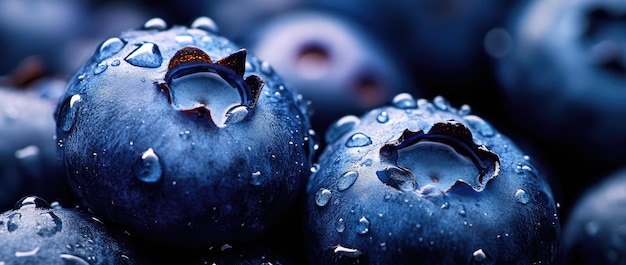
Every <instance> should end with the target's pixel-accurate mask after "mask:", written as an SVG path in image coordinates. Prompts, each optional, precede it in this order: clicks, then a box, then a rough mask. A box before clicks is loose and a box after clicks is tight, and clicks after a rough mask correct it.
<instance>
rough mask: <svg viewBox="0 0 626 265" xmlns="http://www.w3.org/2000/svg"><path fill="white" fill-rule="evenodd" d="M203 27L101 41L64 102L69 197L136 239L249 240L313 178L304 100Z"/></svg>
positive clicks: (156, 29) (153, 25) (153, 26)
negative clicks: (70, 186) (73, 193)
mask: <svg viewBox="0 0 626 265" xmlns="http://www.w3.org/2000/svg"><path fill="white" fill-rule="evenodd" d="M207 21H208V22H210V21H211V20H210V19H206V18H202V19H199V20H196V22H194V23H193V24H192V25H193V26H192V27H185V26H179V25H175V26H172V27H169V26H168V25H167V24H166V23H165V21H163V20H161V19H158V18H156V19H151V20H148V21H147V22H146V23H145V25H144V26H143V27H142V28H141V29H138V30H128V31H126V32H123V33H122V34H121V35H119V36H116V37H111V38H109V39H107V40H105V41H103V42H102V43H101V45H100V46H99V47H98V48H97V49H96V52H95V54H94V55H93V56H92V57H91V58H90V59H89V60H88V61H87V62H86V63H85V65H84V66H83V67H82V68H81V69H80V70H79V71H78V72H77V73H76V75H75V76H74V77H73V79H72V80H71V83H70V85H69V86H68V90H67V92H66V94H65V95H64V96H63V97H62V99H61V100H60V101H59V105H58V108H57V112H56V122H57V136H58V141H59V145H58V146H59V148H58V152H59V154H60V156H61V158H62V159H63V162H64V165H65V167H66V169H67V176H68V179H69V182H70V184H71V185H72V187H73V190H74V191H75V192H76V194H77V195H78V196H79V197H80V199H81V200H82V201H83V202H84V204H85V205H86V206H87V207H89V208H90V209H91V210H93V211H94V213H96V214H97V215H99V216H101V217H102V218H104V219H106V220H110V221H112V222H114V223H118V224H120V225H123V226H124V227H125V228H126V229H127V230H128V231H129V232H130V233H131V234H133V235H137V236H139V237H141V238H145V239H149V240H154V241H157V242H164V243H168V244H174V245H179V246H189V247H201V246H206V245H209V244H222V243H227V242H231V241H246V240H250V239H253V238H255V237H258V236H259V235H260V234H262V233H263V232H264V231H265V230H266V229H267V228H268V227H269V226H271V225H272V224H274V223H275V222H277V221H278V220H279V219H280V218H281V216H283V215H284V214H285V213H286V212H287V211H288V210H289V209H290V208H292V206H294V204H295V202H294V198H296V197H298V196H299V194H301V193H302V191H303V190H304V185H305V183H306V180H307V177H308V175H309V174H310V170H309V168H310V164H311V160H312V158H311V157H312V155H313V153H314V152H315V147H314V146H315V144H314V142H313V141H314V140H313V137H311V135H312V134H314V132H313V131H312V130H311V128H310V122H309V116H308V113H307V111H308V109H307V105H306V104H305V102H304V100H303V99H302V98H301V97H299V96H298V95H296V94H295V93H294V92H293V91H292V90H290V89H289V88H288V87H286V86H285V85H283V82H282V79H281V78H280V77H279V76H278V75H276V74H275V73H274V71H273V69H272V67H271V65H270V64H269V63H267V62H265V61H262V60H260V59H259V58H257V57H256V56H253V55H250V54H247V51H246V50H245V49H243V48H241V47H238V46H237V45H236V44H234V43H232V42H231V41H229V40H228V39H226V38H224V37H223V36H220V35H216V34H215V33H213V32H212V30H213V29H214V27H212V26H211V25H212V24H211V23H207Z"/></svg>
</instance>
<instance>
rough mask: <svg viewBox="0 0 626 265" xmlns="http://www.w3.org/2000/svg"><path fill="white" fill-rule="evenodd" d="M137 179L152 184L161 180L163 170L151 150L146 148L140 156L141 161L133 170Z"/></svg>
mask: <svg viewBox="0 0 626 265" xmlns="http://www.w3.org/2000/svg"><path fill="white" fill-rule="evenodd" d="M135 174H136V176H137V178H138V179H139V180H141V181H143V182H148V183H154V182H157V181H158V180H159V179H161V175H162V174H163V169H162V168H161V164H160V163H159V157H158V156H157V155H156V154H155V153H154V150H152V148H148V150H146V151H145V152H143V153H142V154H141V160H140V161H139V164H138V166H137V168H136V169H135Z"/></svg>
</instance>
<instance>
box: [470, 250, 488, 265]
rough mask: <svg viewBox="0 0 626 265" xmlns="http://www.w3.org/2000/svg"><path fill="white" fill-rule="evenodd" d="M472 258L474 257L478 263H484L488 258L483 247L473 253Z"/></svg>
mask: <svg viewBox="0 0 626 265" xmlns="http://www.w3.org/2000/svg"><path fill="white" fill-rule="evenodd" d="M472 259H474V261H475V262H476V263H483V262H485V260H486V259H487V255H486V254H485V252H484V251H483V249H482V248H480V249H478V250H476V251H474V253H472Z"/></svg>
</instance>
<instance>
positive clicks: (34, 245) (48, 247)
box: [0, 196, 144, 264]
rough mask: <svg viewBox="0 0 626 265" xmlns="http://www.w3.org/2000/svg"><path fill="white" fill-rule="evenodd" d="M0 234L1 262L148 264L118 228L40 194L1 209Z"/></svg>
mask: <svg viewBox="0 0 626 265" xmlns="http://www.w3.org/2000/svg"><path fill="white" fill-rule="evenodd" d="M0 235H2V236H0V245H2V248H0V264H144V263H143V262H142V260H143V258H142V257H141V256H140V254H139V253H137V252H136V249H135V246H134V245H133V243H131V241H129V240H128V238H126V237H125V236H123V235H122V234H121V233H119V231H117V230H114V229H110V228H109V227H107V226H106V225H105V224H104V223H102V221H100V220H99V219H97V218H95V217H93V215H91V214H89V213H87V212H85V211H83V210H81V209H78V208H63V207H62V206H59V205H56V206H54V207H53V206H51V205H50V204H48V202H47V201H45V200H44V199H42V198H41V197H36V196H27V197H24V198H22V199H21V200H20V201H19V202H18V203H17V204H16V205H15V207H14V208H13V209H12V210H8V211H5V212H3V213H0Z"/></svg>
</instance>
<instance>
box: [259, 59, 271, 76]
mask: <svg viewBox="0 0 626 265" xmlns="http://www.w3.org/2000/svg"><path fill="white" fill-rule="evenodd" d="M261 73H264V74H266V75H272V74H274V68H273V67H272V65H271V64H270V63H269V62H267V61H263V62H262V63H261Z"/></svg>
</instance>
